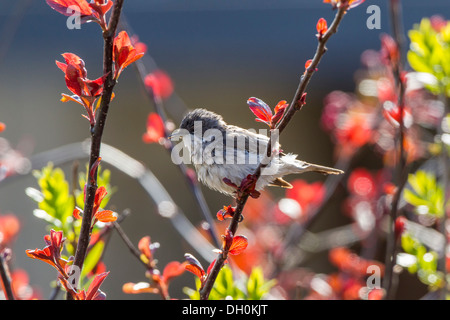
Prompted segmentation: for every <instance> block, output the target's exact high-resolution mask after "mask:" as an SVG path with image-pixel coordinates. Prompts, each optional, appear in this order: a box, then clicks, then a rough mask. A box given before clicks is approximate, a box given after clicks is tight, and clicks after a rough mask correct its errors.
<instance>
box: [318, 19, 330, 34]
mask: <svg viewBox="0 0 450 320" xmlns="http://www.w3.org/2000/svg"><path fill="white" fill-rule="evenodd" d="M316 29H317V32H318V36H319V37H322V36H323V35H324V34H325V32H327V30H328V25H327V20H325V19H324V18H320V19H319V21H317V25H316Z"/></svg>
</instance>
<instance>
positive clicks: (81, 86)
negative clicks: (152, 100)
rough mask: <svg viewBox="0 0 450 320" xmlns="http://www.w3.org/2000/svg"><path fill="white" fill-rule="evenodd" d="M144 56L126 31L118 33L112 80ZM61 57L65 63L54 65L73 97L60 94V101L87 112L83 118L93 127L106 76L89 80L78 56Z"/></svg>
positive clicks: (57, 62)
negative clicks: (95, 103)
mask: <svg viewBox="0 0 450 320" xmlns="http://www.w3.org/2000/svg"><path fill="white" fill-rule="evenodd" d="M144 54H145V52H141V51H138V50H137V49H135V48H134V46H133V45H132V44H131V40H130V37H129V36H128V34H127V32H126V31H122V32H120V33H119V34H118V35H117V37H115V39H114V43H113V57H112V58H113V61H114V79H115V80H117V78H118V77H119V76H120V74H121V73H122V71H123V70H124V69H125V68H126V67H127V66H129V65H130V64H131V63H133V62H135V61H136V60H138V59H140V58H142V56H143V55H144ZM62 56H63V57H64V60H65V63H63V62H59V61H56V65H57V66H58V68H60V69H61V70H62V71H63V72H64V74H65V80H66V85H67V88H68V89H69V90H70V91H71V92H72V93H73V94H74V95H72V96H69V95H66V94H62V96H63V98H62V99H61V101H63V102H66V101H69V100H70V101H74V102H76V103H78V104H81V105H82V106H83V107H84V108H85V110H86V112H87V116H85V118H87V119H88V120H89V122H90V124H91V126H93V125H94V124H95V111H96V109H97V107H98V105H99V104H97V106H96V107H94V102H95V100H96V99H97V98H99V97H100V96H101V95H102V93H103V86H104V83H105V80H106V78H107V76H108V75H107V74H105V75H103V76H102V77H100V78H98V79H96V80H89V79H88V78H87V71H86V68H85V64H84V61H83V60H82V59H81V58H80V57H79V56H77V55H76V54H74V53H64V54H62ZM98 102H99V101H98Z"/></svg>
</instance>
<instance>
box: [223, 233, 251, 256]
mask: <svg viewBox="0 0 450 320" xmlns="http://www.w3.org/2000/svg"><path fill="white" fill-rule="evenodd" d="M247 246H248V240H247V238H246V237H245V236H236V237H234V238H233V242H232V243H231V246H230V249H229V250H228V253H229V254H231V255H238V254H240V253H241V252H242V251H244V250H245V249H246V248H247Z"/></svg>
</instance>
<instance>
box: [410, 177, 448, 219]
mask: <svg viewBox="0 0 450 320" xmlns="http://www.w3.org/2000/svg"><path fill="white" fill-rule="evenodd" d="M408 183H409V185H410V186H411V188H412V190H410V189H405V191H404V193H403V198H404V199H405V201H406V202H408V203H409V204H411V205H413V206H415V207H416V209H418V210H419V209H420V210H419V213H420V212H423V213H426V214H429V215H432V216H436V217H438V218H440V217H442V216H443V215H444V188H443V187H442V186H441V185H440V184H439V183H438V182H437V179H436V177H435V176H434V174H432V173H428V172H426V171H423V170H419V171H417V172H416V173H415V174H410V175H409V176H408ZM421 207H424V208H425V209H426V210H423V208H421Z"/></svg>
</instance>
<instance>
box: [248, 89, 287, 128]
mask: <svg viewBox="0 0 450 320" xmlns="http://www.w3.org/2000/svg"><path fill="white" fill-rule="evenodd" d="M247 104H248V106H249V108H250V110H251V111H252V112H253V113H254V114H255V116H256V119H255V120H256V121H258V122H263V123H265V124H267V125H268V126H269V127H270V129H275V126H276V125H277V123H278V122H279V121H280V120H281V118H282V117H283V114H284V111H285V110H286V108H287V107H288V106H289V104H288V103H287V102H286V101H285V100H282V101H280V102H278V103H277V105H276V106H275V110H274V111H275V113H272V110H271V109H270V108H269V106H268V105H267V104H266V103H265V102H264V101H262V100H261V99H258V98H254V97H251V98H249V99H248V100H247Z"/></svg>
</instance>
